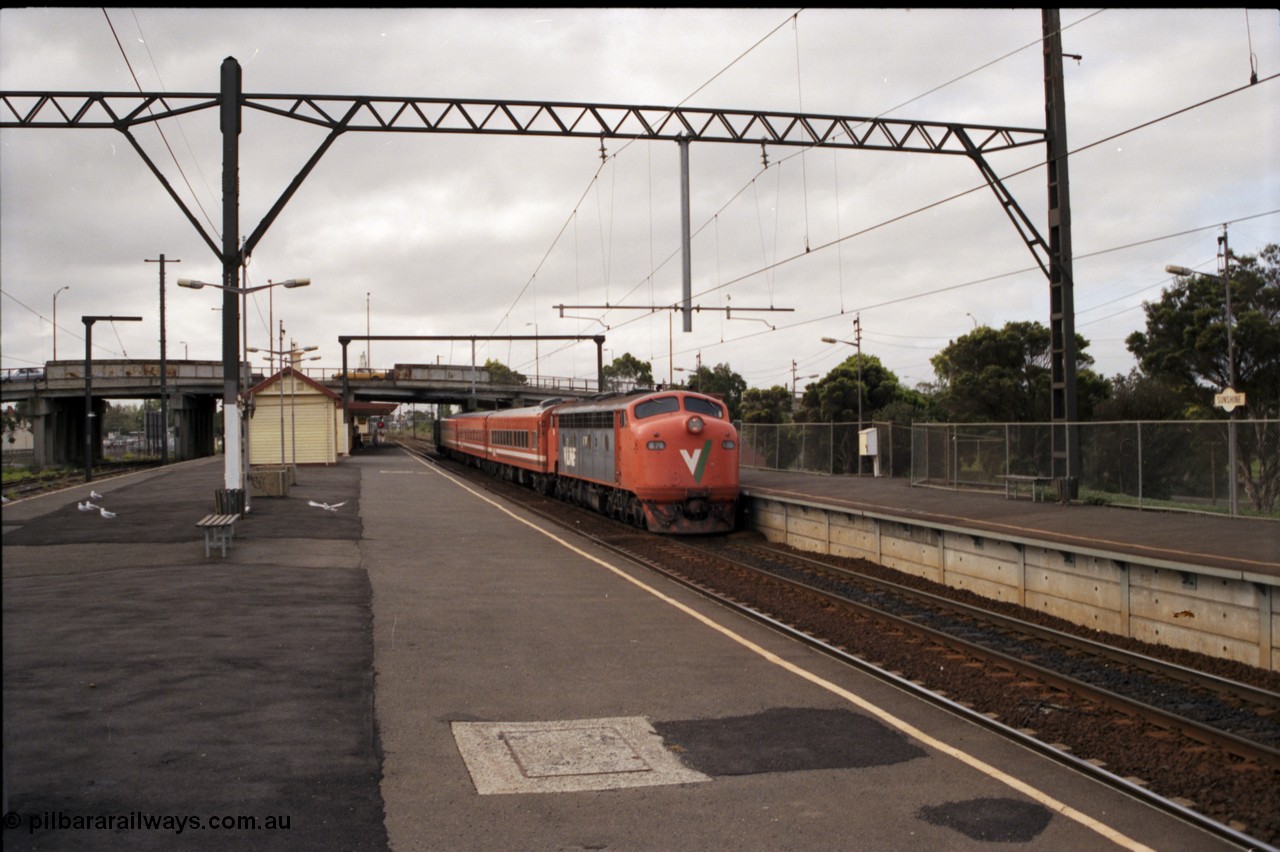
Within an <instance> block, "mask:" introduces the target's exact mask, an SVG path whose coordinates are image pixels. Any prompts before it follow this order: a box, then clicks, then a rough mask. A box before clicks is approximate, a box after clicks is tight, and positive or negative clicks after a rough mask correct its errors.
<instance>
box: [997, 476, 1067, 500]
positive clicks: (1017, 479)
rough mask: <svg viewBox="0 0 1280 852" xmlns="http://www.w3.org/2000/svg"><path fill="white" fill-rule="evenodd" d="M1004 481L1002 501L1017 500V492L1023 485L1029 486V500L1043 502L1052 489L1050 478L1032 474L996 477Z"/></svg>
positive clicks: (1052, 480)
mask: <svg viewBox="0 0 1280 852" xmlns="http://www.w3.org/2000/svg"><path fill="white" fill-rule="evenodd" d="M998 478H999V479H1003V480H1004V499H1006V500H1017V499H1018V492H1019V491H1020V490H1021V488H1022V486H1023V485H1030V486H1031V499H1032V500H1033V501H1035V500H1043V499H1044V495H1045V494H1047V493H1048V492H1049V490H1050V488H1051V487H1053V482H1054V478H1053V477H1052V476H1037V475H1032V474H1019V473H1011V474H1008V475H1007V476H1001V477H998Z"/></svg>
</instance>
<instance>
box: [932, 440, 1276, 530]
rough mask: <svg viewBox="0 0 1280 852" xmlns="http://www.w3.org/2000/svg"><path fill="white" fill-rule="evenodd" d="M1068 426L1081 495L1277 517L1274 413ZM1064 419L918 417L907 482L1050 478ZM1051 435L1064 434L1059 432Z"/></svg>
mask: <svg viewBox="0 0 1280 852" xmlns="http://www.w3.org/2000/svg"><path fill="white" fill-rule="evenodd" d="M1071 427H1074V428H1075V429H1076V430H1077V434H1078V437H1079V445H1080V476H1079V480H1078V482H1077V483H1076V492H1075V493H1076V497H1077V499H1079V500H1081V501H1083V502H1089V503H1098V504H1114V505H1124V506H1136V507H1138V508H1151V509H1166V510H1181V511H1193V512H1210V513H1222V514H1234V515H1242V516H1252V517H1265V518H1272V519H1280V421H1278V420H1235V421H1230V420H1175V421H1169V420H1157V421H1127V422H1112V423H1078V424H1071ZM1066 428H1070V427H1069V426H1066V425H1061V424H1057V425H1055V424H1050V423H917V424H915V425H913V426H912V428H911V435H912V440H911V482H912V484H913V485H933V486H941V487H948V488H1004V487H1005V482H1006V480H1005V479H1004V477H1009V476H1039V477H1046V478H1047V477H1050V476H1051V475H1052V472H1053V465H1052V454H1053V450H1052V448H1053V445H1054V435H1053V430H1054V429H1066ZM1059 443H1060V444H1061V443H1064V442H1063V441H1062V439H1061V438H1060V439H1059ZM1233 458H1234V476H1233V475H1232V470H1233V465H1232V459H1233ZM1233 480H1234V481H1233Z"/></svg>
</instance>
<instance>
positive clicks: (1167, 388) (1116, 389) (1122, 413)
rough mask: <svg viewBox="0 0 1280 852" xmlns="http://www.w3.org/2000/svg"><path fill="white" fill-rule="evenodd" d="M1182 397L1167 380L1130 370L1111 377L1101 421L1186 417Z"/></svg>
mask: <svg viewBox="0 0 1280 852" xmlns="http://www.w3.org/2000/svg"><path fill="white" fill-rule="evenodd" d="M1186 413H1187V412H1186V411H1185V402H1184V398H1183V394H1182V393H1181V391H1180V390H1179V388H1178V386H1177V385H1176V384H1175V383H1174V382H1173V381H1172V380H1171V379H1169V378H1168V377H1162V376H1148V375H1146V374H1145V373H1143V372H1141V371H1140V370H1137V369H1134V370H1130V371H1129V374H1128V375H1127V376H1119V375H1117V376H1113V377H1112V378H1111V396H1110V397H1109V398H1107V399H1106V400H1103V401H1102V402H1100V403H1098V405H1097V407H1096V408H1095V409H1094V416H1095V417H1096V419H1098V420H1170V419H1174V418H1180V417H1184V416H1185V415H1186Z"/></svg>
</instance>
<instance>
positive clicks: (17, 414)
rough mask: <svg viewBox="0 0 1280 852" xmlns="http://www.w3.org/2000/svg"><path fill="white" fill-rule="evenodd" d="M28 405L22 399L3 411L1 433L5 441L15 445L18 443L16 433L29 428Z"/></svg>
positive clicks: (29, 415)
mask: <svg viewBox="0 0 1280 852" xmlns="http://www.w3.org/2000/svg"><path fill="white" fill-rule="evenodd" d="M29 405H30V403H29V402H28V401H27V400H25V399H23V400H19V401H18V402H17V404H16V405H10V406H6V407H5V409H4V418H3V432H4V436H5V441H7V442H8V443H10V444H15V443H17V441H18V437H17V434H16V433H17V432H18V430H20V429H29V428H31V414H30V412H29V410H28V408H29Z"/></svg>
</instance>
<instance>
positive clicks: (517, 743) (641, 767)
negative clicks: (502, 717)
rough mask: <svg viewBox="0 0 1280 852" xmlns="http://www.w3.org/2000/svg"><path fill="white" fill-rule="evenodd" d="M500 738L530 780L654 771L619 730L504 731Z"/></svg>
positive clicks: (600, 728)
mask: <svg viewBox="0 0 1280 852" xmlns="http://www.w3.org/2000/svg"><path fill="white" fill-rule="evenodd" d="M500 736H501V737H502V740H503V742H505V743H506V744H507V748H509V749H511V755H512V757H514V758H515V761H516V764H517V765H518V766H519V767H520V771H521V772H523V773H524V774H525V776H526V777H528V778H547V777H550V776H554V775H601V774H604V773H608V772H649V771H651V769H652V767H650V766H649V764H647V763H645V762H644V758H642V757H641V756H640V755H638V754H636V751H635V749H633V748H632V747H631V745H630V744H629V743H628V742H627V740H626V738H625V737H623V736H622V734H621V732H619V731H618V729H617V728H614V727H612V726H608V725H590V726H588V727H585V728H562V729H551V730H547V729H542V730H537V731H503V732H502V733H501V734H500Z"/></svg>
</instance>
